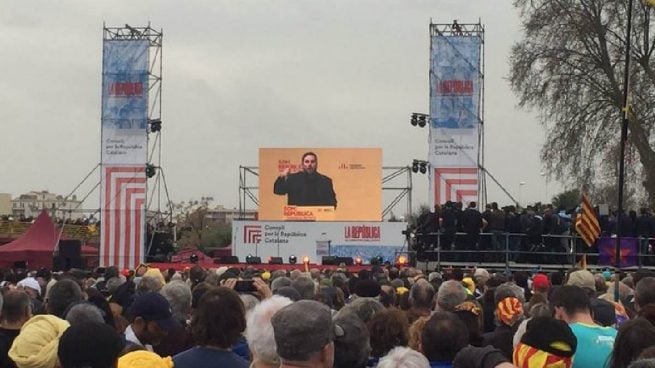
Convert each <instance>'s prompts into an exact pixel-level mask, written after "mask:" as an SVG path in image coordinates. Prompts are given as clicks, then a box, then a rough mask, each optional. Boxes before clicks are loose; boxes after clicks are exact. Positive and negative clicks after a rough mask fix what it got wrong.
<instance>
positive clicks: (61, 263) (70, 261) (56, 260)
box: [52, 255, 86, 272]
mask: <svg viewBox="0 0 655 368" xmlns="http://www.w3.org/2000/svg"><path fill="white" fill-rule="evenodd" d="M71 268H79V269H81V270H84V269H86V260H85V259H84V257H82V256H77V257H63V256H61V255H58V256H54V257H52V270H53V271H55V272H58V271H68V270H70V269H71Z"/></svg>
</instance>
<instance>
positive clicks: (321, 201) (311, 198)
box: [273, 172, 337, 207]
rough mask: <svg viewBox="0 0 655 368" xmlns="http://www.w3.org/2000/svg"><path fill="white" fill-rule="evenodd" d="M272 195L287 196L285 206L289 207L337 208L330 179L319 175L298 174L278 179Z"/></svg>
mask: <svg viewBox="0 0 655 368" xmlns="http://www.w3.org/2000/svg"><path fill="white" fill-rule="evenodd" d="M273 193H275V194H278V195H285V194H288V198H287V204H288V205H290V206H334V207H337V196H336V194H335V193H334V188H333V187H332V179H330V178H328V177H327V176H325V175H321V174H319V173H314V174H307V173H305V172H298V173H294V174H289V175H287V177H286V179H285V178H284V177H278V178H277V180H275V184H274V185H273Z"/></svg>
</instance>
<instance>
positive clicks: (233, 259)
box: [214, 256, 239, 264]
mask: <svg viewBox="0 0 655 368" xmlns="http://www.w3.org/2000/svg"><path fill="white" fill-rule="evenodd" d="M214 263H215V264H238V263H239V257H237V256H222V257H218V258H214Z"/></svg>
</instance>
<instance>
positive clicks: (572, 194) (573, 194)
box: [553, 188, 580, 210]
mask: <svg viewBox="0 0 655 368" xmlns="http://www.w3.org/2000/svg"><path fill="white" fill-rule="evenodd" d="M578 205H580V189H577V188H576V189H569V190H565V191H563V192H561V193H559V194H557V195H556V196H554V197H553V207H555V208H558V207H560V206H562V207H564V208H565V209H566V210H569V209H572V208H576V207H578Z"/></svg>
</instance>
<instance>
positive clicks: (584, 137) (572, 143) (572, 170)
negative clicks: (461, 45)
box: [510, 0, 655, 205]
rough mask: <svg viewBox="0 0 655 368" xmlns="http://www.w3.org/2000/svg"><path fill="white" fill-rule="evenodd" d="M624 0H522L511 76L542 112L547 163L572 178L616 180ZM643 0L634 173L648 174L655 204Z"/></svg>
mask: <svg viewBox="0 0 655 368" xmlns="http://www.w3.org/2000/svg"><path fill="white" fill-rule="evenodd" d="M627 3H628V1H624V0H515V1H514V6H515V7H516V8H518V9H519V11H520V14H521V19H522V22H523V32H524V37H523V40H522V41H520V42H518V43H516V44H515V45H514V46H513V48H512V54H511V59H510V62H511V71H510V82H511V85H512V88H513V90H514V91H515V93H517V94H518V96H519V98H520V99H519V101H520V102H519V104H520V106H522V107H532V108H536V109H538V111H539V112H540V117H541V122H542V124H543V126H544V127H545V129H546V131H547V133H548V136H547V140H546V143H545V145H544V147H542V151H541V157H542V161H543V162H544V163H545V165H546V168H547V169H548V171H549V172H550V173H552V174H554V175H555V176H556V177H557V178H559V179H560V180H563V181H565V182H568V183H570V184H576V185H582V184H587V185H590V186H591V187H592V189H593V187H594V186H596V187H600V186H603V185H607V184H608V182H610V183H616V182H615V178H616V177H617V169H616V168H617V165H618V157H619V156H618V151H619V140H620V138H619V137H620V129H621V121H622V116H623V115H622V114H623V111H622V105H623V85H622V80H623V70H624V67H625V56H624V53H625V47H626V41H625V40H626V22H627ZM652 28H654V27H653V24H652V22H651V13H650V10H649V8H648V7H646V6H645V5H643V4H642V3H641V1H635V7H634V10H633V34H632V40H633V42H632V45H631V48H630V50H631V52H630V53H631V55H632V61H631V63H630V65H631V70H630V98H629V101H630V102H629V105H630V107H631V109H630V110H631V111H630V113H629V125H628V142H627V143H628V151H629V153H630V152H633V155H630V154H629V155H628V161H627V164H626V170H627V172H626V175H628V177H630V175H633V176H632V177H633V178H634V175H640V179H641V180H640V181H641V183H640V184H642V185H643V186H644V188H645V191H646V193H647V194H648V197H649V198H648V200H649V202H650V204H651V205H653V204H655V151H654V150H653V146H652V142H653V138H654V132H653V124H654V122H655V119H654V118H655V109H653V106H655V70H653V68H652V65H651V64H650V61H651V59H652V54H653V49H654V48H655V38H654V37H652V35H651V32H650V30H651V29H652Z"/></svg>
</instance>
